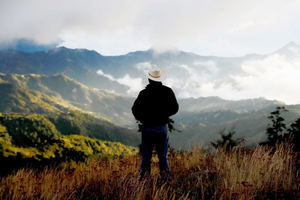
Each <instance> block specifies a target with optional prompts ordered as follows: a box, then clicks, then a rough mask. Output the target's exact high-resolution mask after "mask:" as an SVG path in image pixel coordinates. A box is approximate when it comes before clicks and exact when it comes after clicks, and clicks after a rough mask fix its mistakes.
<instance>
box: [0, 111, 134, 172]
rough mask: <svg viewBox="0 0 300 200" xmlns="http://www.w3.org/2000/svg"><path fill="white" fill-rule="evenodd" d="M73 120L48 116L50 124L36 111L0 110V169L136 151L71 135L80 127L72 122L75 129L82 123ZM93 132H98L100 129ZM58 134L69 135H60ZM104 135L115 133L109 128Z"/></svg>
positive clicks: (129, 153)
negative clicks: (19, 112) (28, 112)
mask: <svg viewBox="0 0 300 200" xmlns="http://www.w3.org/2000/svg"><path fill="white" fill-rule="evenodd" d="M74 115H75V114H74ZM84 117H87V116H84ZM75 119H76V117H74V118H73V119H66V118H64V122H65V124H61V121H60V120H62V118H61V119H52V120H53V121H54V122H55V123H52V122H51V121H50V120H49V119H48V118H47V117H46V116H44V115H39V114H30V115H21V114H1V113H0V160H1V162H5V166H2V167H1V168H2V170H8V169H10V167H12V168H16V167H22V166H23V167H24V166H25V165H27V164H31V165H32V164H33V165H35V164H36V165H43V164H53V163H59V162H62V161H71V160H73V161H83V160H85V159H87V158H90V157H112V156H117V155H131V154H135V153H136V152H137V151H136V149H135V148H133V147H129V146H125V145H123V144H121V143H119V142H108V141H103V140H98V139H92V138H89V137H86V136H82V135H75V134H79V133H80V131H81V130H79V129H76V127H72V124H73V126H75V125H74V124H76V126H78V127H77V128H79V127H80V125H82V124H78V122H80V121H78V119H79V118H77V121H75ZM81 123H82V122H81ZM57 127H58V129H57ZM97 128H101V127H97ZM68 131H70V132H68ZM76 131H78V132H76ZM93 131H94V132H101V131H102V130H101V129H98V130H93ZM62 133H69V134H68V135H63V134H62ZM106 134H107V138H105V139H106V140H109V139H111V138H110V137H112V136H113V135H116V134H118V132H117V131H115V130H113V131H112V132H109V133H106ZM99 135H100V134H99ZM115 137H116V138H117V139H119V138H118V137H117V136H115Z"/></svg>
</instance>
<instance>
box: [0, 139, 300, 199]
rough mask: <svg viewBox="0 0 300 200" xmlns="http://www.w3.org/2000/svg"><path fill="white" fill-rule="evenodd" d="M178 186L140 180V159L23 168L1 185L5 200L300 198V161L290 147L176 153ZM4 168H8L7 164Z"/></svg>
mask: <svg viewBox="0 0 300 200" xmlns="http://www.w3.org/2000/svg"><path fill="white" fill-rule="evenodd" d="M168 157H169V163H170V168H171V172H172V178H173V179H172V182H170V183H168V182H164V181H163V180H161V179H160V176H159V170H158V163H157V162H156V161H157V160H156V159H155V158H154V163H153V165H152V166H153V170H152V174H151V177H150V178H148V179H146V180H145V181H138V170H139V166H140V162H141V158H140V156H139V155H134V156H129V157H118V158H116V159H110V160H91V161H88V162H85V163H73V164H70V163H64V164H62V165H60V166H58V167H48V168H45V169H43V170H41V171H34V170H32V169H20V170H18V171H16V172H15V173H13V174H10V175H7V176H5V177H2V178H1V180H0V199H64V200H65V199H124V200H125V199H126V200H131V199H135V200H136V199H181V200H183V199H228V200H229V199H230V200H231V199H299V198H300V193H299V191H300V186H299V169H297V165H298V166H299V163H296V162H299V161H297V158H296V157H297V155H296V154H295V153H292V152H291V151H290V149H289V147H288V146H287V145H285V146H284V145H281V146H277V147H276V149H275V150H272V149H270V148H267V147H256V148H253V149H250V150H249V149H248V150H246V149H242V148H237V149H235V150H232V151H230V152H226V151H224V150H222V149H219V150H218V151H216V152H209V151H207V150H205V149H203V148H201V147H199V148H195V149H193V150H191V151H179V152H178V151H177V152H175V151H171V152H170V153H169V155H168ZM1 164H2V163H1Z"/></svg>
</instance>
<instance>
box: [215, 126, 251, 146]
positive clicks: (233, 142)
mask: <svg viewBox="0 0 300 200" xmlns="http://www.w3.org/2000/svg"><path fill="white" fill-rule="evenodd" d="M235 133H236V131H235V130H234V128H232V129H231V130H230V131H228V133H226V130H225V129H224V130H222V131H221V132H220V133H219V134H220V135H221V138H222V139H220V140H217V141H216V142H210V143H211V145H212V146H213V147H214V148H216V149H217V148H220V147H223V148H225V149H226V150H227V151H229V150H230V149H232V148H234V147H236V146H239V145H241V144H242V143H243V142H244V141H245V139H244V138H237V139H233V135H234V134H235Z"/></svg>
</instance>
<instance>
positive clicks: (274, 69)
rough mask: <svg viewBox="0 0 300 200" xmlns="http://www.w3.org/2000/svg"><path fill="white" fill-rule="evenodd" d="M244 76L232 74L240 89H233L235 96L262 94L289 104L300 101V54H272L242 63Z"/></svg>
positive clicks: (245, 96)
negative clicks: (288, 56) (289, 56)
mask: <svg viewBox="0 0 300 200" xmlns="http://www.w3.org/2000/svg"><path fill="white" fill-rule="evenodd" d="M241 67H242V70H243V71H244V72H245V73H246V74H247V75H246V76H233V77H232V78H233V79H234V80H235V81H236V82H238V85H239V87H240V88H241V89H240V91H233V92H234V93H235V94H236V95H237V98H241V97H242V98H250V97H258V96H263V97H266V98H268V99H278V100H281V101H284V102H286V103H289V104H296V103H299V102H300V93H299V91H300V84H299V77H300V56H299V57H298V58H295V59H290V58H287V57H286V56H283V55H279V54H274V55H271V56H268V57H267V58H265V59H262V60H254V61H248V62H245V63H243V64H242V66H241Z"/></svg>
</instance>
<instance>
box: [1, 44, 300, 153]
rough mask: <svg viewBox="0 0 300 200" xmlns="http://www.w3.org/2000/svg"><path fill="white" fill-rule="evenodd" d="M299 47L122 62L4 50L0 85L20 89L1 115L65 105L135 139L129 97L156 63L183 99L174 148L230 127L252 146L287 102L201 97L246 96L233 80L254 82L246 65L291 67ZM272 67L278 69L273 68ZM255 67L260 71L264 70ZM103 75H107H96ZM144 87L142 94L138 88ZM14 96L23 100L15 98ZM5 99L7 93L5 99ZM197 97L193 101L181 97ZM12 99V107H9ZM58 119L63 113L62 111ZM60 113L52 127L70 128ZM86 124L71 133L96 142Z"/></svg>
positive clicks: (62, 52) (139, 54)
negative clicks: (281, 62)
mask: <svg viewBox="0 0 300 200" xmlns="http://www.w3.org/2000/svg"><path fill="white" fill-rule="evenodd" d="M295 48H298V46H297V44H295V43H290V44H288V45H287V46H285V47H283V48H282V49H280V50H279V51H278V52H277V53H276V52H275V53H271V54H266V55H256V54H251V55H246V56H243V57H235V58H229V57H227V58H225V57H214V56H199V55H196V54H193V53H189V52H183V51H166V52H157V51H155V50H153V49H149V50H147V51H136V52H131V53H128V54H126V55H120V56H103V55H101V54H99V53H97V52H95V51H90V50H85V49H68V48H65V47H59V48H55V49H51V50H47V51H40V52H34V53H26V52H21V51H15V50H2V51H0V72H2V73H1V74H0V83H1V84H11V85H13V86H14V87H16V88H17V89H13V90H11V92H10V96H9V95H7V97H5V98H3V99H2V100H1V101H0V102H3V104H2V105H3V106H2V109H3V111H7V112H10V111H11V108H14V109H16V108H17V107H18V105H19V108H18V109H19V110H17V111H16V112H25V113H29V112H37V113H39V112H41V111H43V108H49V109H48V110H53V111H54V110H55V109H56V110H62V108H60V106H62V107H64V108H70V109H71V110H77V111H80V112H84V113H90V114H92V115H93V116H95V117H98V118H100V119H99V120H101V119H103V118H105V119H107V120H108V121H111V122H112V123H114V124H116V125H120V126H123V127H127V128H131V131H132V132H135V130H136V125H135V121H134V119H133V117H132V114H131V106H132V103H133V101H134V97H132V96H135V95H136V94H137V93H129V91H130V90H132V89H135V88H138V90H139V89H140V88H142V87H143V86H144V85H145V84H146V81H147V80H146V79H145V78H144V79H142V78H143V77H144V70H145V69H147V68H148V67H149V66H151V64H158V65H160V66H162V67H163V68H164V69H165V71H166V72H167V74H168V80H167V81H168V82H167V84H169V85H170V86H172V88H173V89H174V91H175V93H176V94H177V96H179V97H181V98H180V99H179V105H180V111H179V113H178V114H176V115H175V116H174V117H173V118H174V119H175V126H176V127H178V129H180V130H182V132H181V133H175V134H172V135H171V137H170V140H171V141H172V143H173V144H174V145H176V146H177V147H187V146H189V145H192V144H195V143H200V142H204V143H208V142H209V141H211V140H214V139H215V138H217V137H218V132H220V131H221V130H222V129H224V128H227V129H228V128H231V127H236V131H237V136H238V137H243V136H245V137H246V139H247V141H248V144H254V143H255V142H258V141H260V140H262V139H263V137H264V135H265V129H266V126H267V124H268V121H267V115H268V114H269V113H270V112H271V111H273V110H274V108H275V107H276V106H278V105H285V104H284V103H282V102H280V101H276V100H267V99H264V98H256V99H245V100H235V101H233V100H225V99H222V98H219V97H216V96H211V97H202V96H203V95H202V93H203V91H206V90H209V89H211V90H212V93H213V94H214V93H215V91H217V90H218V89H220V88H221V89H222V87H225V90H222V91H223V92H224V91H225V92H226V91H227V89H228V87H232V88H233V90H234V91H240V90H241V88H240V85H239V82H238V80H239V79H235V77H239V78H245V77H246V78H247V77H251V76H250V75H251V74H250V75H249V73H248V71H247V70H245V66H246V69H248V68H247V67H249V70H250V71H251V70H252V69H253V67H252V66H254V67H257V66H256V64H257V63H260V62H264V60H267V61H268V62H267V64H269V61H270V60H272V59H273V57H272V56H274V55H275V57H284V58H286V57H287V56H285V55H284V54H286V55H288V56H289V58H290V59H289V60H293V58H295V59H296V58H297V56H298V54H293V53H291V52H294V51H293V50H291V49H295ZM278 55H279V56H278ZM249 63H250V64H251V65H249ZM253 63H254V65H252V64H253ZM264 66H265V65H264ZM268 67H272V66H271V65H270V66H269V65H268ZM257 68H258V69H257V70H258V71H259V66H258V67H257ZM99 70H101V73H100V72H99V73H97V71H99ZM255 70H256V69H255ZM33 73H35V74H33ZM139 84H140V85H141V87H137V86H138V85H139ZM255 84H256V82H255ZM3 87H4V88H5V87H7V85H6V86H3ZM203 88H204V89H203ZM223 89H224V88H223ZM22 92H23V93H22ZM135 92H136V91H135ZM15 93H16V94H18V96H15V97H14V96H13V95H14V94H15ZM27 93H28V94H27ZM5 94H6V93H5V92H4V93H3V95H5ZM29 94H32V95H31V96H30V95H29ZM128 94H131V95H132V96H129V95H128ZM34 96H36V99H40V100H39V101H42V102H43V106H39V104H40V103H39V101H38V100H35V102H36V104H37V105H36V106H37V107H34V106H33V105H34V101H33V99H34ZM191 96H192V97H193V98H182V97H191ZM194 96H195V97H194ZM199 96H200V97H199ZM8 97H9V98H12V100H5V99H6V98H8ZM20 99H22V102H31V103H25V104H24V103H23V104H22V102H19V100H20ZM41 99H42V100H41ZM45 99H46V100H45ZM7 102H8V103H7ZM7 105H9V106H7ZM24 105H25V106H24ZM10 107H11V108H10ZM287 107H288V109H291V112H290V113H289V114H288V115H287V120H288V121H291V120H293V119H295V118H297V116H299V110H300V109H299V105H294V107H292V106H287ZM39 109H40V110H41V111H39ZM0 111H1V110H0ZM14 112H15V111H14ZM43 112H44V113H47V112H49V111H43ZM54 112H58V113H59V114H60V112H59V111H54ZM61 113H62V114H61V115H58V114H57V116H60V117H61V119H58V118H57V117H55V116H52V118H51V119H52V121H53V123H55V122H57V123H58V122H59V124H64V120H65V118H68V114H67V115H65V114H64V113H66V111H63V112H61ZM74 116H76V115H74ZM70 118H71V119H72V117H70ZM75 118H76V119H74V120H73V119H72V120H73V121H74V122H72V123H70V124H71V125H72V124H73V125H74V124H77V121H80V120H77V119H78V118H81V117H75ZM82 118H83V116H82ZM87 118H89V117H87ZM49 119H50V118H49ZM72 120H71V121H72ZM93 120H94V119H93ZM93 120H91V121H93ZM78 124H80V123H79V122H78ZM88 124H89V123H85V125H83V126H82V128H80V127H81V125H80V126H76V127H75V126H69V127H71V128H74V130H80V131H79V132H82V133H84V135H90V134H91V135H92V132H91V130H90V129H89V125H88ZM60 129H61V130H71V129H63V128H60ZM89 130H90V131H89ZM92 130H93V131H94V130H97V128H93V129H92ZM67 132H68V131H67ZM108 132H109V131H108ZM96 135H97V134H96ZM125 135H126V134H125ZM106 136H108V135H106ZM115 136H116V135H115ZM115 136H112V138H114V137H115ZM93 137H96V136H93ZM116 138H117V137H115V138H114V139H116ZM123 139H124V138H123ZM123 139H122V140H123Z"/></svg>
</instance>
